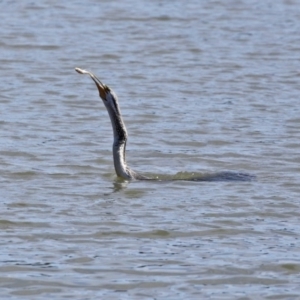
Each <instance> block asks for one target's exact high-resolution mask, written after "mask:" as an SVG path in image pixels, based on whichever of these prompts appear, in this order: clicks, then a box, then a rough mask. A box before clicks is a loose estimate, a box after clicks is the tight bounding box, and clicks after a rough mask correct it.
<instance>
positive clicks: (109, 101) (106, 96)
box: [75, 68, 119, 113]
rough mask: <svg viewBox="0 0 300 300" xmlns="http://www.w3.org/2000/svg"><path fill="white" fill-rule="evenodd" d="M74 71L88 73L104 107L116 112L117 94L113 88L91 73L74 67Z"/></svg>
mask: <svg viewBox="0 0 300 300" xmlns="http://www.w3.org/2000/svg"><path fill="white" fill-rule="evenodd" d="M75 71H76V72H78V73H79V74H88V75H90V76H91V78H92V79H93V81H94V82H95V84H96V86H97V88H98V91H99V96H100V98H101V99H102V101H103V103H104V105H105V106H106V108H107V109H108V110H110V109H113V110H114V111H115V112H116V113H117V112H118V110H119V108H118V104H117V96H116V94H115V93H114V91H113V90H111V89H110V88H109V87H108V86H107V85H106V84H104V83H102V82H101V81H100V80H99V79H98V78H97V77H96V76H95V75H94V74H93V73H91V72H88V71H85V70H82V69H79V68H75Z"/></svg>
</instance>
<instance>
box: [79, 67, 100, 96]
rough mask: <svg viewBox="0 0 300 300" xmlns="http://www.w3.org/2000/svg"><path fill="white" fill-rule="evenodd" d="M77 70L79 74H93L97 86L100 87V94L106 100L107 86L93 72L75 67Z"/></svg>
mask: <svg viewBox="0 0 300 300" xmlns="http://www.w3.org/2000/svg"><path fill="white" fill-rule="evenodd" d="M75 71H76V72H77V73H79V74H89V75H90V76H91V78H92V79H93V81H94V82H95V84H96V86H97V88H98V91H99V95H100V97H101V99H102V100H105V98H106V92H105V88H106V86H105V85H104V84H103V83H102V82H101V81H100V80H99V79H98V78H97V77H96V76H95V75H94V74H93V73H91V72H88V71H85V70H82V69H80V68H75Z"/></svg>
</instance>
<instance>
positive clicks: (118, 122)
mask: <svg viewBox="0 0 300 300" xmlns="http://www.w3.org/2000/svg"><path fill="white" fill-rule="evenodd" d="M75 70H76V72H78V73H80V74H88V75H90V76H91V78H92V79H93V81H94V82H95V84H96V86H97V88H98V91H99V96H100V98H101V99H102V101H103V103H104V105H105V107H106V109H107V112H108V114H109V117H110V121H111V125H112V129H113V135H114V142H113V147H112V150H113V159H114V167H115V171H116V174H117V176H119V177H121V178H123V179H126V180H132V179H136V180H162V179H160V176H158V177H157V176H155V177H154V178H153V177H152V178H151V177H147V176H144V175H141V174H139V173H137V172H135V171H133V170H132V169H130V168H129V167H128V165H127V163H126V157H125V151H126V142H127V137H128V134H127V130H126V127H125V123H124V121H123V118H122V115H121V111H120V108H119V103H118V98H117V95H116V94H115V93H114V91H113V90H112V89H110V88H109V87H108V86H107V85H105V84H103V83H102V82H101V81H100V80H99V79H98V78H97V77H96V76H95V75H94V74H93V73H91V72H88V71H85V70H82V69H79V68H75ZM253 178H254V177H253V176H252V175H248V174H244V173H233V172H220V173H215V174H205V175H203V174H194V176H193V175H191V176H186V177H185V178H183V177H181V178H176V175H175V176H174V178H173V180H189V181H224V180H225V181H226V180H237V181H249V180H251V179H253Z"/></svg>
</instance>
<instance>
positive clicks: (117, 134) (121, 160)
mask: <svg viewBox="0 0 300 300" xmlns="http://www.w3.org/2000/svg"><path fill="white" fill-rule="evenodd" d="M75 70H76V72H78V73H79V74H88V75H90V77H91V78H92V79H93V81H94V82H95V84H96V86H97V88H98V91H99V96H100V98H101V99H102V101H103V103H104V106H105V107H106V109H107V112H108V114H109V117H110V121H111V125H112V129H113V135H114V141H113V146H112V150H113V160H114V166H115V171H116V174H117V176H118V177H121V178H123V179H125V180H134V179H135V180H147V179H150V178H148V177H147V176H144V175H142V174H139V173H137V172H135V171H133V170H132V169H131V168H130V167H129V166H128V165H127V163H126V153H125V151H126V143H127V139H128V133H127V130H126V126H125V123H124V121H123V118H122V114H121V111H120V107H119V102H118V97H117V95H116V93H115V92H114V91H113V90H112V89H111V88H110V87H108V86H107V85H106V84H103V83H102V82H101V81H100V80H99V79H98V78H97V77H96V76H95V75H94V74H93V73H91V72H88V71H86V70H82V69H80V68H75Z"/></svg>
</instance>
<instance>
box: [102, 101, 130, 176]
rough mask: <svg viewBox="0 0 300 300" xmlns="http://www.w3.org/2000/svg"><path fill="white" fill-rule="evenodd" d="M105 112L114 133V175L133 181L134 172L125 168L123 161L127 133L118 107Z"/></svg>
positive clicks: (124, 161)
mask: <svg viewBox="0 0 300 300" xmlns="http://www.w3.org/2000/svg"><path fill="white" fill-rule="evenodd" d="M107 111H108V114H109V117H110V120H111V125H112V129H113V133H114V142H113V147H112V150H113V159H114V166H115V170H116V173H117V175H118V176H119V177H122V178H124V179H133V178H135V176H134V172H133V171H132V170H131V169H130V168H129V167H128V166H127V164H126V159H125V150H126V142H127V131H126V127H125V124H124V122H123V119H122V116H121V112H120V109H119V107H118V106H116V111H115V110H113V109H109V108H108V109H107Z"/></svg>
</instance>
